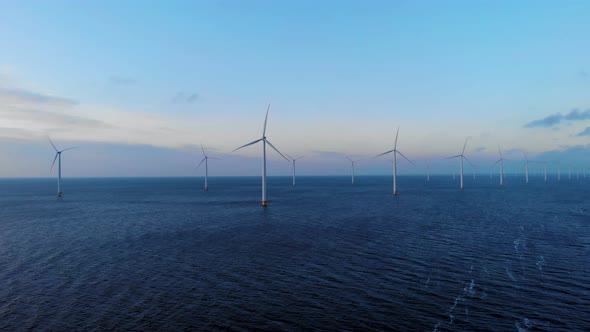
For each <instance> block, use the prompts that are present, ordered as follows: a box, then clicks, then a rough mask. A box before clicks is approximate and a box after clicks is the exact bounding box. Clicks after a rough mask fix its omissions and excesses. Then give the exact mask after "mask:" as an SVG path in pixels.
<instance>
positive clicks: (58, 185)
mask: <svg viewBox="0 0 590 332" xmlns="http://www.w3.org/2000/svg"><path fill="white" fill-rule="evenodd" d="M47 139H49V143H51V146H53V149H54V150H55V158H53V163H52V164H51V168H50V169H49V172H51V171H52V170H53V165H55V160H56V159H57V160H58V161H57V197H61V196H62V195H63V192H62V191H61V153H62V152H64V151H68V150H72V149H75V148H76V147H73V148H67V149H63V150H58V149H57V148H56V147H55V144H53V142H52V141H51V138H49V137H47Z"/></svg>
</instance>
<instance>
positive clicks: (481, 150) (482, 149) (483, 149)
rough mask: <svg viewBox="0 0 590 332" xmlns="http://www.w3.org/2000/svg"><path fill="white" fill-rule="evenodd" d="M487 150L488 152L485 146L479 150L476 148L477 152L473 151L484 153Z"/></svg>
mask: <svg viewBox="0 0 590 332" xmlns="http://www.w3.org/2000/svg"><path fill="white" fill-rule="evenodd" d="M485 150H486V148H485V147H484V146H481V147H479V148H476V149H475V150H473V151H474V152H483V151H485Z"/></svg>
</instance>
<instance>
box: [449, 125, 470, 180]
mask: <svg viewBox="0 0 590 332" xmlns="http://www.w3.org/2000/svg"><path fill="white" fill-rule="evenodd" d="M468 140H469V136H467V138H466V139H465V144H464V145H463V150H462V151H461V154H458V155H456V156H452V157H448V158H447V159H452V158H460V159H461V187H460V188H461V190H463V159H465V160H467V162H468V163H469V165H471V167H474V168H475V166H473V164H472V163H471V161H469V159H467V157H465V148H466V147H467V141H468ZM454 177H455V170H453V179H454Z"/></svg>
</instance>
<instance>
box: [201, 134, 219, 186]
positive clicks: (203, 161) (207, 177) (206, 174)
mask: <svg viewBox="0 0 590 332" xmlns="http://www.w3.org/2000/svg"><path fill="white" fill-rule="evenodd" d="M201 151H203V160H201V162H200V163H199V164H198V165H197V168H199V167H201V165H202V164H203V163H205V191H207V190H209V185H208V181H209V163H208V160H209V159H217V160H219V159H218V158H213V157H209V156H208V155H207V154H206V153H205V149H204V148H203V145H202V144H201Z"/></svg>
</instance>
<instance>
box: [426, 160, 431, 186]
mask: <svg viewBox="0 0 590 332" xmlns="http://www.w3.org/2000/svg"><path fill="white" fill-rule="evenodd" d="M426 181H428V182H430V164H429V163H428V161H426Z"/></svg>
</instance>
